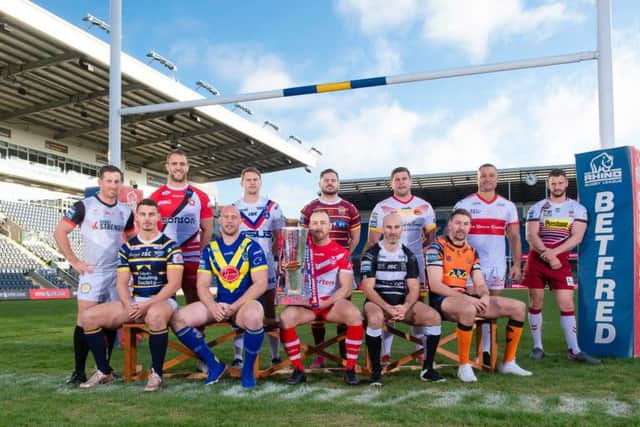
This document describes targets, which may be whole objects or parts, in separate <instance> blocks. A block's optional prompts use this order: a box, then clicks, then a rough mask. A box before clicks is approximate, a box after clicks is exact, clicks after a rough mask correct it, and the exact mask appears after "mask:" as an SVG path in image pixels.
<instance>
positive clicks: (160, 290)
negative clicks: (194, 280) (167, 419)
mask: <svg viewBox="0 0 640 427" xmlns="http://www.w3.org/2000/svg"><path fill="white" fill-rule="evenodd" d="M159 219H160V214H159V212H158V205H157V204H156V202H154V201H153V200H151V199H144V200H142V201H141V202H140V203H138V206H137V207H136V225H137V226H138V235H137V236H135V237H133V238H132V239H131V240H129V241H128V242H126V243H125V244H123V245H122V247H121V248H120V261H119V263H118V273H117V274H118V279H117V282H118V285H117V287H118V295H119V296H120V301H119V302H110V303H106V304H99V305H97V306H95V307H92V308H90V309H89V310H86V311H85V312H84V314H83V315H82V324H83V325H84V328H85V332H84V336H85V339H86V341H87V344H88V345H89V347H90V348H91V352H92V353H93V358H94V359H95V361H96V365H97V367H98V369H97V370H96V372H95V373H94V374H93V376H92V377H91V378H90V379H89V381H87V382H84V383H82V384H80V388H92V387H95V386H97V385H98V384H106V383H109V382H111V381H113V379H114V378H113V370H112V369H111V366H109V361H108V360H107V357H106V351H105V342H104V341H105V340H104V333H103V329H102V328H109V329H115V328H119V327H120V326H122V325H123V324H124V323H126V322H135V321H144V322H145V323H146V324H147V325H148V326H149V350H150V351H151V364H152V366H153V367H152V369H151V373H150V374H149V380H148V382H147V385H146V386H145V388H144V391H156V390H158V389H159V388H160V385H161V384H162V365H163V364H164V359H165V355H166V353H167V343H168V341H169V331H168V329H167V326H168V325H169V319H171V316H172V315H173V312H174V311H175V310H177V309H178V303H177V302H176V299H175V294H176V291H177V290H178V289H180V283H181V279H182V252H181V251H180V248H179V247H178V245H177V244H176V242H174V241H173V240H171V239H169V238H168V237H167V236H165V235H164V234H162V233H161V232H160V230H158V222H159ZM132 278H133V298H131V292H130V290H129V281H130V280H131V279H132Z"/></svg>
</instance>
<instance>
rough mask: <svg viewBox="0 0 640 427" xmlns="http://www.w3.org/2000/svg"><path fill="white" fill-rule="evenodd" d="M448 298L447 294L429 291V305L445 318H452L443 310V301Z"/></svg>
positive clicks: (475, 296)
mask: <svg viewBox="0 0 640 427" xmlns="http://www.w3.org/2000/svg"><path fill="white" fill-rule="evenodd" d="M465 295H469V296H472V297H474V298H480V297H479V296H478V295H470V294H466V293H465ZM446 298H447V297H445V296H442V295H438V294H434V293H433V292H429V305H430V306H431V308H433V309H434V310H435V311H437V312H438V313H439V314H440V317H442V318H443V319H445V320H451V319H449V318H448V317H447V316H445V314H444V313H443V312H442V303H443V302H444V300H445V299H446Z"/></svg>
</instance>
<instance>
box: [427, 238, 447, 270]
mask: <svg viewBox="0 0 640 427" xmlns="http://www.w3.org/2000/svg"><path fill="white" fill-rule="evenodd" d="M442 258H443V250H442V246H440V244H439V243H438V242H435V243H432V244H430V245H429V248H428V249H427V253H426V255H425V263H426V266H427V267H443V262H442Z"/></svg>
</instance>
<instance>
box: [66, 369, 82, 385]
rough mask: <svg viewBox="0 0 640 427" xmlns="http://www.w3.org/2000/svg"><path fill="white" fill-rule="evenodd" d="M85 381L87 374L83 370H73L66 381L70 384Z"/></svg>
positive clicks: (78, 383)
mask: <svg viewBox="0 0 640 427" xmlns="http://www.w3.org/2000/svg"><path fill="white" fill-rule="evenodd" d="M86 381H87V375H86V374H85V373H84V372H78V371H73V373H72V374H71V376H70V377H69V378H68V379H67V381H66V383H67V384H71V385H80V384H82V383H83V382H86Z"/></svg>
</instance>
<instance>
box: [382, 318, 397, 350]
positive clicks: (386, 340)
mask: <svg viewBox="0 0 640 427" xmlns="http://www.w3.org/2000/svg"><path fill="white" fill-rule="evenodd" d="M387 325H389V326H391V327H392V328H395V326H396V322H387ZM392 344H393V334H392V333H391V332H387V331H383V332H382V354H383V355H388V356H390V355H391V345H392Z"/></svg>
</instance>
